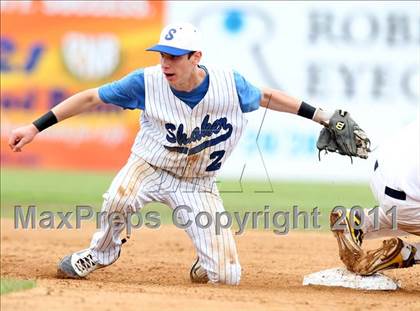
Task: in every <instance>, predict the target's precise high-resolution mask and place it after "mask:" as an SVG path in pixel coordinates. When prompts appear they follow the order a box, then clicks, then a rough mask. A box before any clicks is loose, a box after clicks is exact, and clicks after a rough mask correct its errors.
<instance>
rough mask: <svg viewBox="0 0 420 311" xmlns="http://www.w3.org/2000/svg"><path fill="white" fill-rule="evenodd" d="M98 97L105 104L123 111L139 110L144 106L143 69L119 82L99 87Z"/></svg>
mask: <svg viewBox="0 0 420 311" xmlns="http://www.w3.org/2000/svg"><path fill="white" fill-rule="evenodd" d="M98 93H99V97H100V98H101V100H102V101H103V102H105V103H107V104H114V105H117V106H120V107H122V108H124V109H141V110H144V108H145V105H144V102H145V97H146V95H145V88H144V69H138V70H136V71H133V72H132V73H130V74H128V75H127V76H125V77H123V78H122V79H120V80H117V81H114V82H111V83H107V84H104V85H103V86H101V87H99V90H98Z"/></svg>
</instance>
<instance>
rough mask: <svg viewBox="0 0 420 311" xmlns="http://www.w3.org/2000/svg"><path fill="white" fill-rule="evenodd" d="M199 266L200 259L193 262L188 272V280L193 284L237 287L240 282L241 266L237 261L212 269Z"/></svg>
mask: <svg viewBox="0 0 420 311" xmlns="http://www.w3.org/2000/svg"><path fill="white" fill-rule="evenodd" d="M205 266H206V267H207V269H206V268H204V266H203V265H202V264H201V262H200V259H199V258H197V260H196V261H195V262H194V264H193V265H192V267H191V271H190V279H191V282H193V283H202V284H203V283H209V284H227V285H239V283H240V280H241V271H242V268H241V265H240V264H239V262H238V261H236V262H235V261H232V262H229V263H227V264H226V265H222V266H217V268H216V269H212V268H211V267H209V266H208V265H205Z"/></svg>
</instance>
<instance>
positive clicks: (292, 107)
mask: <svg viewBox="0 0 420 311" xmlns="http://www.w3.org/2000/svg"><path fill="white" fill-rule="evenodd" d="M260 106H261V107H264V108H268V109H271V110H275V111H280V112H288V113H293V114H297V115H300V116H302V117H306V118H308V119H312V120H313V121H315V122H318V123H321V124H328V121H329V119H330V118H331V116H332V115H333V112H328V111H325V110H322V109H320V108H318V109H315V108H314V107H311V106H309V105H308V104H306V103H304V102H302V101H301V100H298V99H296V98H294V97H291V96H289V95H287V94H286V93H283V92H281V91H279V90H276V89H271V88H263V89H262V96H261V102H260Z"/></svg>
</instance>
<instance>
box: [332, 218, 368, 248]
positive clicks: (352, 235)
mask: <svg viewBox="0 0 420 311" xmlns="http://www.w3.org/2000/svg"><path fill="white" fill-rule="evenodd" d="M340 218H341V212H340V211H338V212H332V213H331V215H330V225H331V230H332V231H337V230H339V229H337V228H334V226H335V225H336V224H337V221H338V220H340ZM343 218H344V219H342V221H341V223H339V224H338V225H344V226H345V228H346V229H345V231H344V234H345V235H346V237H347V238H348V239H350V240H351V241H352V242H353V243H354V244H356V245H358V246H359V247H360V246H362V243H363V230H362V229H357V228H355V226H357V227H360V226H361V224H362V217H361V215H360V213H359V211H357V210H356V211H355V213H354V216H353V222H354V225H355V226H353V224H352V223H351V222H350V211H348V210H347V211H346V217H343Z"/></svg>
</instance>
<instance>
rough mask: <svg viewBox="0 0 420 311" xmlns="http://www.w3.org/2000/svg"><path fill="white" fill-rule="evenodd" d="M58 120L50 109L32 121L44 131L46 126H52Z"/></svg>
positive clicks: (39, 129)
mask: <svg viewBox="0 0 420 311" xmlns="http://www.w3.org/2000/svg"><path fill="white" fill-rule="evenodd" d="M57 122H58V120H57V117H56V116H55V114H54V113H53V112H52V111H51V110H50V111H48V112H47V113H46V114H44V115H43V116H42V117H40V118H39V119H37V120H35V121H34V122H32V124H33V125H35V127H36V128H37V129H38V131H40V132H41V131H43V130H45V129H46V128H48V127H50V126H51V125H54V124H56V123H57Z"/></svg>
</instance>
